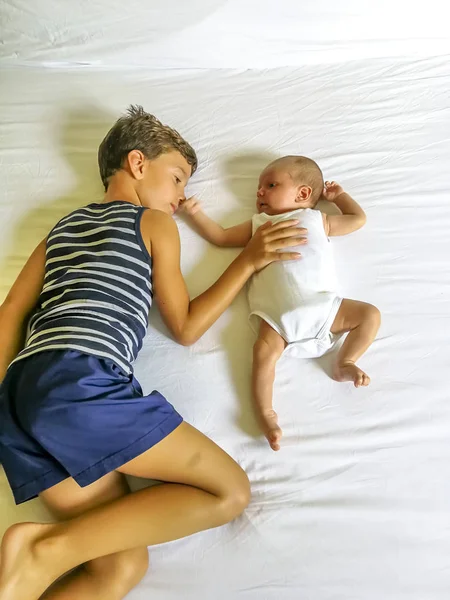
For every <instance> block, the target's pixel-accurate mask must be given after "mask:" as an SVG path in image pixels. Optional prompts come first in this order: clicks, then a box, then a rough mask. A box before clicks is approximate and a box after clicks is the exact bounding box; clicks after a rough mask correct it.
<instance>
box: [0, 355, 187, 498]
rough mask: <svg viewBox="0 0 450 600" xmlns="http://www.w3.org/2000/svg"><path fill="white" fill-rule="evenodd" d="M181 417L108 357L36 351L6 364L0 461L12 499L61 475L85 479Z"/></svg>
mask: <svg viewBox="0 0 450 600" xmlns="http://www.w3.org/2000/svg"><path fill="white" fill-rule="evenodd" d="M182 420H183V419H182V418H181V416H180V415H179V414H178V413H177V412H176V410H175V409H174V408H173V406H172V405H171V404H170V403H169V402H167V400H166V399H165V398H164V396H162V395H161V394H160V393H159V392H156V391H153V392H152V393H151V394H149V395H148V396H144V395H143V393H142V389H141V387H140V385H139V383H138V382H137V381H136V379H135V378H134V377H133V376H132V375H126V374H124V373H123V372H122V371H121V369H119V367H117V366H116V365H115V364H114V363H112V362H111V361H109V360H104V359H100V358H96V357H95V356H89V355H87V354H81V353H80V352H77V351H74V350H69V351H61V350H60V351H54V352H52V351H46V352H40V353H38V354H35V355H34V356H30V357H29V358H26V359H23V360H21V361H18V362H17V363H15V364H13V365H12V366H11V367H10V368H9V370H8V372H7V374H6V377H5V379H4V381H3V383H2V385H1V386H0V463H1V464H2V465H3V467H4V469H5V473H6V476H7V477H8V481H9V483H10V485H11V489H12V491H13V494H14V499H15V501H16V503H17V504H20V503H21V502H25V501H26V500H30V499H31V498H35V497H36V496H37V495H38V494H40V493H41V492H42V491H44V490H46V489H47V488H49V487H51V486H53V485H56V484H57V483H59V482H60V481H63V480H64V479H67V478H68V477H73V479H75V481H76V482H77V483H78V484H79V485H80V486H82V487H84V486H86V485H89V484H90V483H93V482H94V481H96V480H97V479H99V478H100V477H102V476H103V475H106V473H109V472H110V471H114V470H115V469H117V468H118V467H120V466H121V465H123V464H125V463H126V462H128V461H129V460H131V459H133V458H135V457H136V456H139V454H142V453H143V452H145V451H146V450H148V449H149V448H151V447H152V446H154V445H155V444H157V443H158V442H160V441H161V440H162V439H163V438H165V437H166V436H167V435H168V434H169V433H171V432H172V431H173V430H174V429H175V428H176V427H178V425H180V423H181V422H182Z"/></svg>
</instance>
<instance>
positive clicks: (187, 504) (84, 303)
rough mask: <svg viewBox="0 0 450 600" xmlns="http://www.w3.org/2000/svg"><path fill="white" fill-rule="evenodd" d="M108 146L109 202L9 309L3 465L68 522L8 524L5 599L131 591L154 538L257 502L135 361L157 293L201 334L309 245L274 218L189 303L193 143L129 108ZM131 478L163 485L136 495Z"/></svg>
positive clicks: (170, 314)
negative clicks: (186, 272) (184, 241)
mask: <svg viewBox="0 0 450 600" xmlns="http://www.w3.org/2000/svg"><path fill="white" fill-rule="evenodd" d="M98 158H99V167H100V175H101V178H102V181H103V184H104V187H105V197H104V200H103V202H102V203H91V204H88V205H87V206H84V207H81V208H79V209H78V210H76V211H74V212H72V213H71V214H69V215H67V216H66V217H64V218H63V219H61V221H60V222H59V223H57V225H56V226H55V227H54V228H53V230H52V231H51V232H50V233H49V235H48V237H47V238H46V239H45V240H43V241H42V242H41V243H40V244H39V245H38V247H37V248H36V250H35V251H34V252H33V254H32V255H31V257H30V259H29V260H28V262H27V264H26V265H25V267H24V268H23V270H22V272H21V273H20V275H19V277H18V278H17V280H16V282H15V284H14V285H13V287H12V289H11V291H10V293H9V294H8V296H7V298H6V300H5V301H4V303H3V304H2V306H1V307H0V382H1V385H0V463H1V464H2V465H3V467H4V469H5V472H6V475H7V477H8V480H9V483H10V485H11V488H12V491H13V494H14V498H15V500H16V503H17V504H19V503H21V502H26V501H27V500H29V499H31V498H34V497H36V496H39V497H40V498H41V500H42V501H43V502H44V503H45V504H46V505H47V506H48V507H49V508H50V510H51V511H52V512H53V513H54V515H55V517H57V519H58V520H60V521H62V522H60V523H51V524H38V523H18V524H16V525H13V526H12V527H10V528H9V529H8V531H7V532H6V533H5V536H4V538H3V541H2V546H1V557H0V598H1V600H38V598H40V597H41V596H42V594H43V593H44V592H45V590H46V589H47V588H48V587H49V586H50V585H51V584H52V582H54V581H55V580H56V579H58V578H59V577H61V576H62V575H64V574H65V573H69V574H68V575H67V576H66V577H63V578H62V579H60V580H59V581H58V582H57V583H56V585H54V586H53V587H52V588H51V589H50V590H48V592H47V594H46V595H45V599H46V600H72V599H74V598H82V599H83V600H94V599H95V600H98V599H99V598H105V599H106V598H107V599H108V600H121V599H122V598H124V597H125V596H126V595H127V594H128V592H129V591H130V590H131V589H132V588H133V587H134V586H136V585H137V583H138V582H139V581H140V580H141V579H142V577H143V576H144V575H145V573H146V570H147V565H148V552H147V546H150V545H153V544H160V543H162V542H166V541H171V540H174V539H178V538H181V537H184V536H187V535H191V534H193V533H196V532H198V531H202V530H204V529H208V528H210V527H218V526H220V525H222V524H224V523H227V522H228V521H230V520H231V519H233V518H235V517H236V516H238V515H239V514H240V513H241V512H242V511H243V510H244V508H245V507H246V506H247V504H248V502H249V500H250V488H249V482H248V478H247V476H246V474H245V473H244V471H243V470H242V469H241V468H240V467H239V465H237V463H235V462H234V460H233V459H232V458H231V457H230V456H228V455H227V454H226V453H225V452H224V451H223V450H221V449H220V448H219V447H218V446H216V445H215V444H214V443H213V442H212V441H211V440H209V439H208V438H206V437H205V436H204V435H202V434H201V433H200V432H199V431H197V430H196V429H195V428H194V427H191V426H190V425H188V424H187V423H185V422H184V421H183V419H182V417H181V416H180V415H179V414H178V412H177V411H176V410H175V408H174V407H173V406H172V405H171V404H170V403H169V402H168V401H167V400H166V399H165V398H164V397H163V396H162V395H161V394H160V393H158V392H157V391H153V392H151V393H147V394H144V393H143V391H142V389H141V387H140V385H139V383H138V381H137V380H136V378H135V377H134V375H133V366H132V365H133V362H134V360H135V358H136V356H137V354H138V352H139V350H140V349H141V347H142V343H143V339H144V335H145V332H146V328H147V319H148V313H149V310H150V307H151V305H152V301H153V293H154V294H155V299H156V301H157V303H158V306H159V309H160V312H161V316H162V318H163V320H164V321H165V323H166V325H167V327H168V329H169V331H170V332H171V334H172V335H173V337H174V338H175V339H176V340H177V341H178V342H179V343H181V344H185V345H188V344H193V343H194V342H195V341H196V340H197V339H198V338H199V337H200V336H201V335H202V334H203V333H204V332H205V331H206V330H207V329H208V328H209V327H210V326H211V325H212V323H214V322H215V321H216V319H217V318H218V317H219V316H220V315H221V314H222V313H223V311H224V310H225V309H226V308H227V307H228V306H229V305H230V303H231V302H232V300H233V299H234V298H235V296H236V294H237V293H238V292H239V291H240V290H241V289H242V287H243V285H244V284H245V283H246V281H247V280H248V279H249V277H250V276H251V275H252V274H253V273H254V272H255V271H256V270H259V269H262V268H263V267H265V266H266V265H268V264H269V263H270V262H272V261H274V260H289V259H290V260H292V259H293V258H295V257H296V256H297V254H296V253H295V252H292V251H287V252H278V251H279V250H281V249H282V248H286V247H288V246H293V245H295V244H296V241H297V239H298V236H299V229H298V228H296V227H294V225H295V224H296V222H295V221H292V220H290V221H288V222H286V223H280V224H278V225H275V226H272V227H270V226H263V227H261V228H260V230H259V231H258V232H257V233H256V234H255V236H253V238H252V240H251V241H250V242H249V244H248V245H247V246H246V248H245V249H244V250H243V251H242V252H241V254H240V255H239V256H238V257H237V258H236V259H235V260H234V261H233V263H232V264H231V265H230V266H229V267H228V269H227V270H226V271H225V272H224V273H223V275H222V276H221V277H220V278H219V279H218V280H217V281H216V283H214V285H212V286H211V287H210V288H209V289H208V290H206V291H205V292H203V293H202V294H200V295H199V296H197V298H195V299H193V300H191V299H190V298H189V295H188V292H187V289H186V284H185V282H184V279H183V276H182V274H181V270H180V239H179V235H178V230H177V227H176V225H175V222H174V220H173V213H174V212H175V211H176V209H177V208H178V206H179V204H180V202H181V201H182V200H183V199H184V188H185V185H186V183H187V181H188V180H189V178H190V177H191V175H192V174H193V173H194V172H195V169H196V167H197V157H196V155H195V152H194V150H193V149H192V147H191V146H190V145H189V144H188V143H187V142H186V141H185V140H184V139H183V138H182V137H181V136H180V134H179V133H178V132H176V131H175V130H173V129H172V128H170V127H168V126H167V125H163V124H162V123H161V122H160V121H159V120H158V119H156V118H155V117H154V116H153V115H150V114H148V113H146V112H145V111H144V110H143V108H142V107H130V109H129V110H128V114H127V115H124V116H123V117H121V118H120V119H119V120H118V121H117V122H116V123H115V124H114V125H113V127H112V128H111V130H110V131H109V132H108V134H107V135H106V137H105V139H104V140H103V142H102V143H101V145H100V148H99V157H98ZM30 314H33V316H32V319H31V322H30V335H29V337H28V339H27V341H26V343H25V347H23V346H24V337H25V336H24V333H25V330H26V325H27V322H28V318H29V316H30ZM149 368H151V365H149ZM124 475H134V476H136V477H144V478H149V479H155V480H159V481H161V482H164V483H163V484H162V485H159V486H156V487H153V488H150V489H144V490H140V491H138V492H135V493H130V490H129V488H128V486H127V483H126V479H125V477H124ZM180 507H181V508H182V509H181V510H180ZM80 565H81V566H80ZM78 566H80V568H79V569H76V570H73V569H75V568H76V567H78Z"/></svg>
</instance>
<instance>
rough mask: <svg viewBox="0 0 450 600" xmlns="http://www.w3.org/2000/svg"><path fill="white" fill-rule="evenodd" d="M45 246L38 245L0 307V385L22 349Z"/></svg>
mask: <svg viewBox="0 0 450 600" xmlns="http://www.w3.org/2000/svg"><path fill="white" fill-rule="evenodd" d="M46 246H47V241H46V240H43V241H42V242H41V243H40V244H39V246H38V247H37V248H36V250H35V251H34V252H33V254H32V255H31V256H30V258H29V259H28V261H27V263H26V264H25V266H24V267H23V269H22V271H21V273H20V274H19V276H18V278H17V279H16V281H15V283H14V285H13V286H12V288H11V290H10V292H9V294H8V295H7V296H6V299H5V301H4V302H3V304H2V305H1V306H0V382H1V381H2V380H3V378H4V377H5V374H6V370H7V368H8V366H9V364H10V363H11V362H12V361H13V360H14V358H15V357H16V356H17V354H18V353H19V352H20V350H22V348H23V344H24V341H25V334H26V328H27V324H28V319H29V317H30V315H31V313H32V312H33V310H34V308H35V307H36V305H37V303H38V300H39V295H40V293H41V291H42V287H43V285H44V275H45V252H46Z"/></svg>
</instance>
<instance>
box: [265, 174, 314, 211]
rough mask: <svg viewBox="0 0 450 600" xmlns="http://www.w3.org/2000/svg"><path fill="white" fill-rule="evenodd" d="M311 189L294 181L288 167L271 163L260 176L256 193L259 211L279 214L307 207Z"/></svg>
mask: <svg viewBox="0 0 450 600" xmlns="http://www.w3.org/2000/svg"><path fill="white" fill-rule="evenodd" d="M311 191H312V190H311V188H310V187H309V186H306V185H303V184H300V185H298V184H296V183H294V181H293V179H292V177H291V175H290V174H289V171H287V170H286V169H283V168H280V167H276V166H270V165H269V166H268V167H267V168H266V169H264V171H263V172H262V173H261V176H260V178H259V184H258V191H257V193H256V196H257V200H256V208H257V211H258V212H259V213H266V214H267V215H279V214H282V213H285V212H289V211H291V210H296V209H297V208H306V207H307V206H308V205H309V200H310V197H311Z"/></svg>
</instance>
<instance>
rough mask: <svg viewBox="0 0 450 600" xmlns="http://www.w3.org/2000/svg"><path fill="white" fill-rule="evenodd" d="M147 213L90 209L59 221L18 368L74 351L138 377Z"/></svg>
mask: <svg viewBox="0 0 450 600" xmlns="http://www.w3.org/2000/svg"><path fill="white" fill-rule="evenodd" d="M144 210H145V209H144V208H142V207H138V206H134V205H133V204H130V203H129V202H124V201H116V202H111V203H107V204H90V205H88V206H85V207H83V208H80V209H78V210H76V211H74V212H73V213H71V214H70V215H68V216H66V217H64V218H63V219H61V221H59V223H58V224H57V225H56V227H54V229H53V230H52V231H51V232H50V234H49V236H48V238H47V255H46V265H45V280H44V287H43V289H42V292H41V296H40V298H39V305H38V309H37V311H36V312H35V314H34V315H33V317H32V319H31V321H30V326H29V331H30V333H29V336H28V339H27V342H26V346H25V349H24V350H23V351H22V352H21V353H20V354H19V355H18V356H17V358H16V361H17V360H21V359H23V358H26V357H28V356H31V355H32V354H35V353H37V352H42V351H45V350H67V349H72V350H78V351H80V352H83V353H86V354H91V355H94V356H97V357H99V358H107V359H110V360H112V361H113V362H114V363H115V364H117V365H118V366H119V367H120V368H121V369H122V370H123V371H124V372H125V373H127V374H128V373H131V372H132V363H133V362H134V360H135V359H136V356H137V354H138V352H139V350H140V349H141V347H142V342H143V339H144V336H145V333H146V331H147V324H148V314H149V311H150V307H151V304H152V295H153V294H152V271H151V266H152V262H151V257H150V255H149V254H148V252H147V249H146V248H145V245H144V242H143V240H142V237H141V233H140V221H141V217H142V214H143V211H144ZM14 362H15V361H14Z"/></svg>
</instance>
